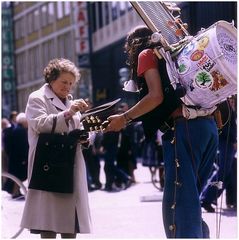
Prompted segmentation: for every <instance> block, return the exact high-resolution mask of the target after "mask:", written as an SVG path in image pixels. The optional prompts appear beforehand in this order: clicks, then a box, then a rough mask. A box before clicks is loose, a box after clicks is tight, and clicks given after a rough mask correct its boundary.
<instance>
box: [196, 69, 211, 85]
mask: <svg viewBox="0 0 239 240" xmlns="http://www.w3.org/2000/svg"><path fill="white" fill-rule="evenodd" d="M194 81H195V84H196V86H197V87H199V88H201V89H207V88H210V87H211V86H212V84H213V78H212V76H211V74H209V73H208V72H206V71H204V70H202V71H199V72H197V74H196V75H195V78H194Z"/></svg>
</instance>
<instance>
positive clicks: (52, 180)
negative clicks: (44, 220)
mask: <svg viewBox="0 0 239 240" xmlns="http://www.w3.org/2000/svg"><path fill="white" fill-rule="evenodd" d="M56 119H57V118H56V117H54V118H53V126H52V131H51V133H40V134H39V138H38V142H37V146H36V153H35V159H34V164H33V171H32V177H31V180H30V183H29V188H31V189H37V190H43V191H49V192H58V193H73V178H74V159H75V153H76V146H77V141H76V139H75V138H74V137H72V136H71V135H70V134H59V133H54V131H55V127H56Z"/></svg>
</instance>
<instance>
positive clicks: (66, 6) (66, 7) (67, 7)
mask: <svg viewBox="0 0 239 240" xmlns="http://www.w3.org/2000/svg"><path fill="white" fill-rule="evenodd" d="M70 12H71V3H70V2H64V14H65V16H67V15H70Z"/></svg>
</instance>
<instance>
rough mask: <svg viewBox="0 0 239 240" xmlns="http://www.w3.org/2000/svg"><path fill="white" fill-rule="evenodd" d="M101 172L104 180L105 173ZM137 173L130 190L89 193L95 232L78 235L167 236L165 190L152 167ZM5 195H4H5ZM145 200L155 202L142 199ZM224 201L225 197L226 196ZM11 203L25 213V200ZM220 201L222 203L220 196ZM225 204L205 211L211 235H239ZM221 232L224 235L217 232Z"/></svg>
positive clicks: (233, 219)
mask: <svg viewBox="0 0 239 240" xmlns="http://www.w3.org/2000/svg"><path fill="white" fill-rule="evenodd" d="M102 171H103V170H102ZM101 175H102V177H101V178H102V182H103V183H104V175H103V173H102V174H101ZM135 175H136V180H137V182H138V183H137V184H135V185H133V186H132V187H130V188H128V189H127V190H123V191H120V192H114V193H109V192H105V191H102V190H99V191H94V192H90V193H89V200H90V208H91V215H92V223H93V230H94V232H93V234H84V235H78V236H77V237H78V238H81V239H94V238H104V239H105V238H111V239H116V238H131V239H132V238H141V239H142V238H143V239H150V238H155V239H156V238H157V239H159V238H161V239H162V238H163V239H165V238H166V237H165V234H164V229H163V222H162V211H161V208H162V201H161V199H162V192H159V191H158V190H157V189H156V188H154V187H153V185H152V183H151V182H150V173H149V170H148V168H146V167H142V166H141V165H138V168H137V170H136V171H135ZM2 196H3V197H4V195H2ZM143 199H151V200H152V201H142V200H143ZM224 201H225V197H224V196H223V202H224ZM7 203H8V204H9V206H11V207H12V208H13V209H14V210H15V212H18V215H20V214H21V213H20V209H21V208H22V207H23V205H24V202H14V201H13V200H11V199H9V200H8V201H7ZM218 203H219V204H220V199H219V201H218ZM222 206H223V209H222V213H221V214H219V213H206V212H203V218H204V220H205V221H206V222H207V224H208V225H209V228H210V235H211V238H223V239H224V238H226V239H229V238H230V239H232V238H237V236H238V234H237V229H238V228H237V217H236V213H235V212H233V211H228V210H226V209H225V208H224V207H225V206H224V204H223V205H222ZM18 215H17V214H16V215H15V217H14V219H11V220H9V226H11V224H13V223H14V222H15V223H16V221H17V219H19V217H18ZM219 221H220V222H221V224H220V226H219V225H218V224H217V222H219ZM217 229H218V230H217ZM219 229H220V230H219ZM3 230H4V229H3ZM217 232H220V234H219V235H217ZM2 237H4V235H3V236H2ZM19 238H22V239H30V238H31V239H34V238H39V236H38V235H32V234H30V233H29V231H28V230H24V231H23V233H22V234H21V235H20V236H19Z"/></svg>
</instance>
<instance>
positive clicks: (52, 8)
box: [48, 3, 55, 23]
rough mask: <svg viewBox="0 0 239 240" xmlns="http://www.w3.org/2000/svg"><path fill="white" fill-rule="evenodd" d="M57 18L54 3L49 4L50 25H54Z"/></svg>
mask: <svg viewBox="0 0 239 240" xmlns="http://www.w3.org/2000/svg"><path fill="white" fill-rule="evenodd" d="M54 16H55V11H54V3H48V23H53V21H54Z"/></svg>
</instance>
